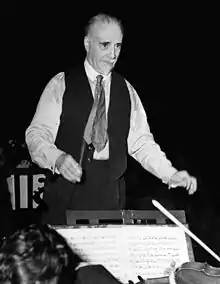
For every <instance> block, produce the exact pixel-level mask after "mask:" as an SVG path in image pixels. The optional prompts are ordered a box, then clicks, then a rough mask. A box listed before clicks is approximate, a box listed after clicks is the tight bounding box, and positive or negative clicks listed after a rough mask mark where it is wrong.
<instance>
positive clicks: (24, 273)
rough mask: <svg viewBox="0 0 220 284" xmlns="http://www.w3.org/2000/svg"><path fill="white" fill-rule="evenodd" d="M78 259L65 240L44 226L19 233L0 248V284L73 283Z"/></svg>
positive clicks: (4, 242) (29, 228)
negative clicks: (68, 280) (65, 281)
mask: <svg viewBox="0 0 220 284" xmlns="http://www.w3.org/2000/svg"><path fill="white" fill-rule="evenodd" d="M79 262H80V259H79V257H78V256H77V255H75V254H74V253H73V252H72V250H71V249H70V247H69V246H68V244H67V242H66V240H65V239H64V238H63V237H62V236H61V235H60V234H59V233H58V232H57V231H56V230H54V229H53V228H51V227H49V226H47V225H40V226H38V225H31V226H28V227H27V228H24V229H21V230H19V231H17V232H16V233H15V234H13V235H12V236H11V237H9V238H8V239H6V240H4V241H3V243H2V245H1V247H0V283H4V284H6V283H7V284H9V283H10V284H40V283H41V284H46V283H47V284H56V283H62V282H61V281H62V280H61V279H62V278H63V277H65V278H68V277H69V278H71V279H74V273H75V268H76V266H77V265H78V263H79Z"/></svg>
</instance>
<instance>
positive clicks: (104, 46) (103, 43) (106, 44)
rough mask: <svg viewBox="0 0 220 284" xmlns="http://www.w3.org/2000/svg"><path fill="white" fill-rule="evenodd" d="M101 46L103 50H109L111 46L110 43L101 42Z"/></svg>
mask: <svg viewBox="0 0 220 284" xmlns="http://www.w3.org/2000/svg"><path fill="white" fill-rule="evenodd" d="M100 45H101V47H102V48H107V47H108V46H109V42H101V43H100Z"/></svg>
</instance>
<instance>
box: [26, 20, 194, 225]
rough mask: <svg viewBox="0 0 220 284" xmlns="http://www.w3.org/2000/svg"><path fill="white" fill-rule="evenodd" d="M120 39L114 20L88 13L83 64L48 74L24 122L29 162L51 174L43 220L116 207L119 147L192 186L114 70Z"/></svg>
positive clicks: (173, 182) (166, 179)
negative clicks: (28, 120)
mask: <svg viewBox="0 0 220 284" xmlns="http://www.w3.org/2000/svg"><path fill="white" fill-rule="evenodd" d="M122 41H123V27H122V24H121V22H120V20H118V19H117V18H115V17H113V16H110V15H106V14H98V15H96V16H94V17H93V18H91V19H90V20H89V22H88V24H87V26H86V28H85V37H84V47H85V50H86V58H85V60H84V64H83V63H82V64H81V65H80V66H78V65H77V66H75V67H74V68H73V69H70V70H67V71H65V72H60V73H58V74H56V75H55V76H54V77H53V78H52V79H51V80H50V81H49V82H48V84H47V86H46V87H45V89H44V91H43V93H42V95H41V97H40V100H39V103H38V106H37V109H36V112H35V115H34V117H33V119H32V121H31V123H30V125H29V126H28V128H27V129H26V132H25V139H26V143H27V146H28V149H29V152H30V156H31V158H32V160H33V162H35V163H37V164H38V165H39V166H40V167H42V168H46V169H48V172H50V173H51V175H52V177H53V178H52V179H51V180H50V182H49V184H48V185H47V189H46V191H45V193H44V201H45V203H46V204H47V207H48V210H47V212H45V213H44V215H43V219H42V222H44V223H49V224H66V215H65V213H66V210H68V209H71V210H120V209H124V208H125V202H126V200H125V196H126V192H125V181H124V173H125V171H126V167H127V160H126V159H127V154H129V155H131V156H132V157H133V158H134V159H135V160H137V161H138V162H139V163H140V164H141V165H142V166H143V168H144V169H146V170H147V171H149V172H150V173H152V174H153V175H155V176H156V177H158V178H159V179H161V181H162V182H163V183H166V184H167V185H168V187H169V188H172V187H179V186H180V187H185V188H186V189H187V191H188V193H189V194H193V193H194V192H195V191H196V189H197V180H196V178H195V177H193V176H191V175H190V174H189V173H188V172H187V171H186V170H180V171H179V170H177V169H176V168H175V167H174V166H173V165H172V163H171V162H170V161H169V160H168V159H167V157H166V155H165V153H164V152H163V151H162V150H161V148H160V146H159V145H158V144H157V143H156V142H155V140H154V137H153V135H152V133H151V131H150V127H149V124H148V120H147V116H146V113H145V110H144V108H143V105H142V103H141V100H140V98H139V96H138V94H137V92H136V90H135V89H134V87H133V86H132V85H131V84H130V83H129V82H128V81H127V79H125V78H124V77H123V76H121V75H120V74H118V73H117V72H116V71H115V70H114V66H115V64H116V62H117V60H118V57H119V54H120V51H121V48H122ZM71 56H72V55H71Z"/></svg>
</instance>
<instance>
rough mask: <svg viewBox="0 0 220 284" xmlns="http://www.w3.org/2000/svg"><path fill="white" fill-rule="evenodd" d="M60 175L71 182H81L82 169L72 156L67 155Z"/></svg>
mask: <svg viewBox="0 0 220 284" xmlns="http://www.w3.org/2000/svg"><path fill="white" fill-rule="evenodd" d="M60 173H61V174H62V175H63V176H64V178H66V179H67V180H69V181H71V182H76V181H77V182H80V179H81V175H82V168H81V167H80V166H79V164H78V163H77V162H76V161H75V160H74V159H73V158H72V157H71V156H70V155H67V156H66V157H65V160H64V162H63V164H62V166H61V167H60Z"/></svg>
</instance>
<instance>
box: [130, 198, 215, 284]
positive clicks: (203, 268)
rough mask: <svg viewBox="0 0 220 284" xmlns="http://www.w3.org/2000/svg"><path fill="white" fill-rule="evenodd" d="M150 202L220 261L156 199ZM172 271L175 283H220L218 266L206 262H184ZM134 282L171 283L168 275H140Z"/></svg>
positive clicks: (141, 283) (147, 283)
mask: <svg viewBox="0 0 220 284" xmlns="http://www.w3.org/2000/svg"><path fill="white" fill-rule="evenodd" d="M152 203H153V205H154V206H155V207H157V208H158V209H159V210H160V211H161V212H162V213H163V214H164V215H166V216H167V217H168V218H169V219H171V220H172V221H173V222H174V223H175V224H176V225H177V226H178V227H181V228H182V229H183V230H184V231H185V233H187V234H188V235H189V236H191V237H192V238H193V239H194V240H195V241H196V242H197V243H199V244H200V245H201V246H202V247H203V248H204V249H205V250H206V251H207V252H209V253H210V254H211V255H212V256H213V257H214V258H215V259H217V260H218V261H219V263H220V257H219V256H218V255H217V254H216V253H215V252H213V251H212V250H211V249H210V248H209V247H208V246H207V245H206V244H204V243H203V242H202V241H201V240H200V239H199V238H198V237H196V236H195V235H194V234H193V233H192V232H191V231H190V230H189V229H188V228H187V227H185V226H184V225H183V224H182V223H180V222H179V221H178V220H177V219H176V218H175V217H174V216H173V215H172V214H171V213H170V212H169V211H167V210H166V209H165V208H164V207H163V206H162V205H161V204H160V203H159V202H158V201H156V200H152ZM173 273H174V283H175V284H220V267H213V266H211V265H209V264H208V263H206V262H205V263H202V262H185V263H183V264H182V265H181V266H180V267H179V268H177V269H176V270H175V271H173ZM139 280H140V281H139V282H138V283H136V284H172V283H171V282H170V277H169V276H165V277H159V278H152V279H147V280H144V279H142V278H141V277H140V278H139ZM131 283H132V282H131Z"/></svg>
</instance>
